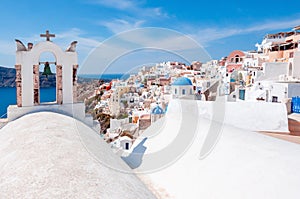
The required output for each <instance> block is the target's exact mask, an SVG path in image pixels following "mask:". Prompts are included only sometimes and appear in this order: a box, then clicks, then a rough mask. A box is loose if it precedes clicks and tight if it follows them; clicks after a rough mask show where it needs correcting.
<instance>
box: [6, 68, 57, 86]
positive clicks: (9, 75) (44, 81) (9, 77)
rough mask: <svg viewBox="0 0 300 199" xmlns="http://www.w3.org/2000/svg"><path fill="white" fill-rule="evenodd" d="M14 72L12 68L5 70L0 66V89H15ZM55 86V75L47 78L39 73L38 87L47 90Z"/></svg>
mask: <svg viewBox="0 0 300 199" xmlns="http://www.w3.org/2000/svg"><path fill="white" fill-rule="evenodd" d="M15 79H16V70H15V69H14V68H6V67H3V66H0V87H15V86H16V82H15ZM55 86H56V78H55V75H50V76H48V78H46V76H44V75H42V72H40V87H41V88H49V87H55Z"/></svg>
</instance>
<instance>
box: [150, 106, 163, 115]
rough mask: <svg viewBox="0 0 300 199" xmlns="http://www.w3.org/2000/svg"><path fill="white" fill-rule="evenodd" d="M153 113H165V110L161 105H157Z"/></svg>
mask: <svg viewBox="0 0 300 199" xmlns="http://www.w3.org/2000/svg"><path fill="white" fill-rule="evenodd" d="M152 114H154V115H160V114H164V110H163V109H162V108H160V106H156V107H155V108H154V109H153V110H152Z"/></svg>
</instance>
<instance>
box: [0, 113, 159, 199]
mask: <svg viewBox="0 0 300 199" xmlns="http://www.w3.org/2000/svg"><path fill="white" fill-rule="evenodd" d="M102 162H109V163H110V165H109V166H110V167H112V168H114V169H112V168H110V167H107V166H105V165H104V164H103V163H102ZM0 168H1V176H0V182H1V183H0V190H1V192H0V198H28V197H32V198H128V199H132V198H155V197H154V196H153V195H152V193H151V192H150V191H149V190H148V189H147V188H146V186H145V185H144V184H143V183H142V182H141V181H140V180H139V179H138V178H137V177H136V176H135V175H132V174H125V173H124V172H119V171H118V170H122V171H128V170H129V169H128V166H127V165H126V164H125V163H124V162H123V161H122V160H121V159H120V158H119V157H117V156H116V155H115V154H114V153H113V152H112V151H111V149H110V148H109V146H108V145H107V144H106V143H105V142H104V141H103V140H102V139H101V138H100V137H99V135H97V134H96V133H95V132H94V131H93V130H91V129H90V128H89V127H87V126H85V125H84V124H83V123H81V122H78V121H77V120H74V119H73V118H70V117H67V116H64V115H60V114H56V113H46V112H42V113H35V114H30V115H26V116H24V117H22V118H20V119H18V120H16V121H14V122H10V123H9V124H7V125H6V126H5V127H3V128H2V129H1V130H0Z"/></svg>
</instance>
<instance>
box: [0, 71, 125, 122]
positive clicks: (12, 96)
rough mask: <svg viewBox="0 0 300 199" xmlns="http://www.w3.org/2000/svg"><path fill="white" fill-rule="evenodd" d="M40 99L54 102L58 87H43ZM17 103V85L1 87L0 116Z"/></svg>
mask: <svg viewBox="0 0 300 199" xmlns="http://www.w3.org/2000/svg"><path fill="white" fill-rule="evenodd" d="M129 76H130V75H129V74H101V75H100V74H99V75H94V74H93V75H86V74H85V75H79V77H82V78H87V79H104V80H107V81H109V80H112V79H127V78H128V77H129ZM40 92H41V93H40V101H41V103H42V102H54V101H55V100H56V88H55V87H50V88H41V89H40ZM15 104H17V101H16V88H15V87H0V118H6V117H7V115H6V112H7V107H8V106H9V105H15Z"/></svg>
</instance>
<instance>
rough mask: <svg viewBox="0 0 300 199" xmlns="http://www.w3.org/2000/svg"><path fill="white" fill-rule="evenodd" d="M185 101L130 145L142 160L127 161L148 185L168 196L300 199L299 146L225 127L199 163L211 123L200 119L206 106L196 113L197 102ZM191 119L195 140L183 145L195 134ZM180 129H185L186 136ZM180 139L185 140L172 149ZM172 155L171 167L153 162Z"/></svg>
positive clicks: (161, 160) (129, 156)
mask: <svg viewBox="0 0 300 199" xmlns="http://www.w3.org/2000/svg"><path fill="white" fill-rule="evenodd" d="M181 102H182V104H181V105H179V101H177V103H175V102H174V101H173V102H172V103H171V104H170V106H169V110H168V112H167V113H166V116H165V121H163V120H159V121H158V122H157V123H154V124H153V125H152V126H151V127H149V128H148V129H147V130H146V131H145V132H144V133H143V134H142V136H143V137H140V138H139V139H138V140H137V141H136V142H135V143H134V145H133V146H132V147H131V150H132V151H137V148H139V149H140V151H141V149H143V150H144V154H143V155H140V156H139V158H141V160H137V159H134V157H135V156H132V155H130V154H129V155H128V156H127V157H124V159H125V161H127V162H128V163H129V165H131V166H132V167H133V168H135V170H136V171H137V172H142V173H143V176H144V177H145V179H146V180H145V182H146V183H147V184H148V185H149V186H152V187H155V189H156V191H157V192H158V193H159V194H161V195H163V196H164V198H178V199H181V198H189V199H198V198H205V199H210V198H214V199H215V198H220V199H223V198H231V199H235V198H236V199H240V198H244V199H245V198H249V199H250V198H251V199H252V198H294V199H298V198H299V194H300V190H299V187H300V173H299V165H300V156H299V154H300V145H298V144H294V143H290V142H287V141H283V140H279V139H276V138H273V137H269V136H266V135H263V134H260V133H257V132H251V131H249V130H242V129H239V128H235V127H233V126H230V125H226V124H224V125H223V127H222V133H221V136H220V137H219V139H217V143H216V145H215V147H214V148H213V150H212V151H211V153H210V154H209V155H208V156H206V158H204V159H201V158H200V154H201V150H202V146H203V145H204V143H205V139H206V136H207V134H208V132H209V129H210V124H211V121H210V120H208V119H205V118H203V117H201V114H202V113H201V110H202V109H203V108H201V109H199V111H200V112H198V113H197V112H196V111H193V109H196V108H195V106H192V105H193V104H194V103H193V102H188V101H186V100H185V101H184V100H182V101H181ZM185 103H186V105H185ZM197 103H198V105H199V104H200V102H197ZM194 105H195V104H194ZM185 106H186V108H184V107H185ZM188 107H190V108H188ZM236 111H238V110H236ZM266 114H274V113H266ZM184 117H186V118H184ZM193 121H196V123H197V124H198V127H197V128H196V131H195V132H196V133H195V136H190V138H189V139H190V140H189V142H185V141H186V140H184V139H185V137H187V136H189V135H191V134H193V133H194V132H192V131H189V129H192V128H188V126H189V125H193V124H194V123H193ZM219 124H220V123H218V122H214V123H213V125H215V126H212V127H213V130H215V131H212V132H211V133H215V134H217V133H218V131H217V130H218V125H219ZM180 128H183V129H186V130H185V131H183V132H182V135H179V129H180ZM179 136H182V140H181V141H182V142H178V143H177V144H175V145H173V143H175V142H176V141H175V140H176V139H177V138H178V137H179ZM144 137H146V138H144ZM182 144H183V145H184V144H185V146H183V145H182ZM182 147H183V148H182ZM178 149H180V150H178ZM183 149H184V150H183ZM168 150H169V151H171V152H170V153H165V152H167V151H168ZM164 153H165V154H164ZM174 153H178V155H177V156H176V158H174V159H173V161H169V164H168V162H165V164H159V162H158V161H157V162H155V161H154V160H155V159H159V160H160V162H161V163H162V162H163V161H164V160H165V159H168V158H169V156H172V155H174ZM174 157H175V156H174ZM145 171H146V173H144V172H145Z"/></svg>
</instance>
